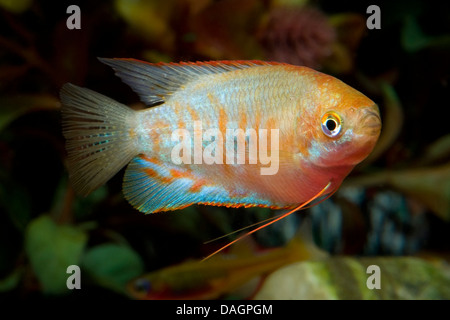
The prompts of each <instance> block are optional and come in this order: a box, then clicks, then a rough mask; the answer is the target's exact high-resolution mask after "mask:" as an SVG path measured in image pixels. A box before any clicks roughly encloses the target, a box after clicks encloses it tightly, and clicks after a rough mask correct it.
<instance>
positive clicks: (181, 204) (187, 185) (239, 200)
mask: <svg viewBox="0 0 450 320" xmlns="http://www.w3.org/2000/svg"><path fill="white" fill-rule="evenodd" d="M123 192H124V195H125V198H126V199H127V200H128V201H129V202H130V203H131V205H133V207H135V208H136V209H137V210H139V211H141V212H144V213H155V212H161V211H171V210H178V209H182V208H185V207H187V206H190V205H192V204H205V205H215V206H226V207H253V206H261V207H273V208H278V207H277V206H275V205H274V204H273V203H272V202H271V201H270V200H267V199H266V198H264V197H263V196H260V195H257V194H254V193H251V192H242V193H236V192H232V191H230V190H228V188H227V184H226V183H223V184H219V183H218V182H214V181H210V180H209V179H207V178H206V177H203V176H201V175H199V174H198V173H196V172H194V171H192V170H190V169H189V168H185V167H179V166H176V165H172V164H169V163H165V162H162V161H159V160H158V159H157V158H152V157H149V156H146V155H143V154H141V155H139V156H137V157H135V158H134V159H133V160H132V161H131V162H130V164H129V165H128V167H127V170H126V172H125V177H124V181H123Z"/></svg>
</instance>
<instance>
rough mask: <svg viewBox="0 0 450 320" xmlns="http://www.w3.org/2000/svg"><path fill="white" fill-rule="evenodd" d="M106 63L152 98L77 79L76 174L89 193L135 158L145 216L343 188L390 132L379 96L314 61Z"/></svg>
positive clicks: (269, 203) (137, 193) (71, 93)
mask: <svg viewBox="0 0 450 320" xmlns="http://www.w3.org/2000/svg"><path fill="white" fill-rule="evenodd" d="M100 60H101V61H102V62H103V63H105V64H107V65H109V66H111V67H112V68H113V69H114V70H115V71H116V75H117V76H119V77H120V78H121V79H122V80H123V81H124V82H125V83H127V84H128V85H130V87H131V88H132V89H133V90H134V91H135V92H136V93H137V94H138V95H139V96H140V98H141V100H142V101H143V102H144V103H145V104H146V105H148V106H151V107H150V108H147V109H145V110H141V111H134V110H132V109H130V108H128V107H127V106H125V105H122V104H120V103H119V102H116V101H114V100H112V99H110V98H108V97H105V96H103V95H101V94H99V93H96V92H94V91H91V90H89V89H84V88H80V87H77V86H75V85H72V84H66V85H65V86H64V87H63V88H62V90H61V100H62V105H63V107H62V115H63V132H64V136H65V138H66V140H67V152H68V159H67V160H68V170H69V175H70V178H71V181H72V184H73V187H74V188H75V190H76V191H77V192H78V193H80V194H82V195H86V194H89V193H90V192H91V191H93V190H94V189H96V188H98V187H99V186H101V185H103V184H104V183H105V182H106V181H108V180H109V179H110V178H111V177H112V176H113V175H115V174H116V173H117V172H118V171H119V170H120V169H121V168H123V167H124V166H125V165H127V164H128V167H127V169H126V172H125V177H124V182H123V192H124V195H125V198H126V199H127V200H128V201H129V202H130V203H131V204H132V205H133V206H134V207H135V208H136V209H137V210H139V211H142V212H145V213H151V212H159V211H168V210H176V209H180V208H184V207H186V206H189V205H192V204H206V205H218V206H228V207H241V206H245V207H251V206H261V207H270V208H275V209H281V208H295V207H297V206H299V205H301V204H304V203H307V202H309V201H310V200H311V199H314V198H315V197H317V196H318V195H325V194H331V193H332V192H334V191H335V190H336V189H337V188H338V187H339V185H340V184H341V182H342V180H343V179H344V177H345V176H346V175H347V174H348V173H349V172H350V171H351V170H352V168H353V167H354V166H355V165H356V164H358V163H359V162H360V161H362V160H363V159H364V158H366V157H367V155H368V154H369V153H370V152H371V151H372V149H373V147H374V145H375V143H376V141H377V139H378V136H379V134H380V129H381V121H380V116H379V111H378V107H377V105H376V104H375V103H374V102H373V101H372V100H370V99H368V98H367V97H366V96H364V95H363V94H361V93H360V92H358V91H357V90H355V89H353V88H351V87H349V86H348V85H346V84H344V83H343V82H341V81H340V80H338V79H336V78H334V77H331V76H329V75H326V74H323V73H320V72H317V71H314V70H312V69H309V68H306V67H299V66H293V65H288V64H282V63H274V62H262V61H219V62H196V63H191V62H187V63H158V64H152V63H147V62H143V61H138V60H134V59H100ZM238 129H242V131H239V130H238ZM228 131H230V132H232V133H233V132H234V133H236V132H237V131H239V132H240V133H242V132H243V135H241V136H242V137H243V138H242V139H243V140H240V139H241V138H240V137H239V134H235V135H234V136H233V135H229V134H228ZM186 133H187V134H186ZM228 138H229V139H228ZM230 139H231V140H230ZM225 140H226V141H225ZM230 141H231V143H230ZM242 143H243V145H244V147H242V148H241V145H242ZM223 145H226V147H227V148H226V150H225V147H224V148H221V146H223ZM230 146H231V147H230ZM228 147H230V148H228ZM230 150H231V151H234V152H235V153H234V156H235V158H233V155H231V156H230ZM174 155H175V157H174ZM264 170H266V171H264Z"/></svg>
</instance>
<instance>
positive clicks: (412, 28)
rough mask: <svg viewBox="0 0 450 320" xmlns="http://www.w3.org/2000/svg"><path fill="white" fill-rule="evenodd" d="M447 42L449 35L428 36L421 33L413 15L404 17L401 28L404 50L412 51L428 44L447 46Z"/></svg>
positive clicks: (428, 45)
mask: <svg viewBox="0 0 450 320" xmlns="http://www.w3.org/2000/svg"><path fill="white" fill-rule="evenodd" d="M449 44H450V36H449V35H439V36H428V35H426V34H424V33H423V31H422V29H421V28H420V26H419V24H418V23H417V20H416V19H415V18H414V17H412V16H408V17H406V18H405V21H404V25H403V30H402V45H403V48H404V49H405V50H406V51H408V52H411V53H413V52H416V51H419V50H422V49H424V48H427V47H430V46H447V45H449Z"/></svg>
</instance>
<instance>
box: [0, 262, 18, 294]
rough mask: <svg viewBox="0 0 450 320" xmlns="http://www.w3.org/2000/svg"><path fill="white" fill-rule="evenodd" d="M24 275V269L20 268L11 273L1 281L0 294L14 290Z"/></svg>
mask: <svg viewBox="0 0 450 320" xmlns="http://www.w3.org/2000/svg"><path fill="white" fill-rule="evenodd" d="M22 274H23V268H21V267H19V268H17V269H15V270H14V271H13V272H11V273H10V274H9V275H8V276H6V277H5V278H3V279H0V292H6V291H10V290H12V289H14V288H15V287H17V285H18V284H19V281H20V279H21V277H22Z"/></svg>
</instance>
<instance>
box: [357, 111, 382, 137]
mask: <svg viewBox="0 0 450 320" xmlns="http://www.w3.org/2000/svg"><path fill="white" fill-rule="evenodd" d="M363 112H364V114H363V116H362V118H361V124H362V128H364V132H365V133H366V134H369V135H378V134H379V133H380V130H381V118H380V112H379V111H378V106H377V105H376V104H374V105H372V106H371V107H369V108H365V109H364V110H363Z"/></svg>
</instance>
